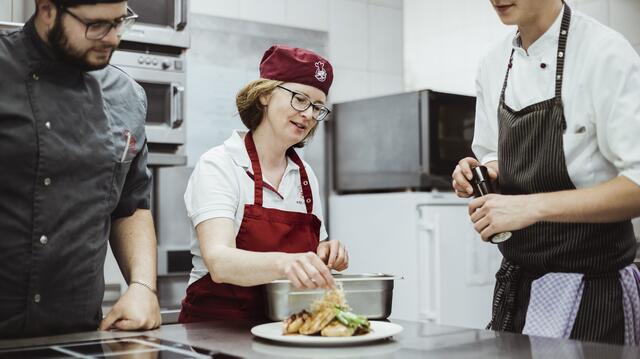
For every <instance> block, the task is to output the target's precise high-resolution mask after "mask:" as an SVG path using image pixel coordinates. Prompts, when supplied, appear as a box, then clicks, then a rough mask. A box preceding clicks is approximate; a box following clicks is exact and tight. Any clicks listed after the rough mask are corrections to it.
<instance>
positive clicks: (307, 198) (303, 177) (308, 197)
mask: <svg viewBox="0 0 640 359" xmlns="http://www.w3.org/2000/svg"><path fill="white" fill-rule="evenodd" d="M244 144H245V146H246V148H247V153H248V154H249V158H250V159H251V167H252V168H253V182H254V190H253V191H254V192H253V193H254V205H256V206H260V207H262V188H263V186H264V181H263V179H262V169H261V167H260V159H259V158H258V150H257V149H256V144H255V142H253V135H252V134H251V131H249V132H247V135H246V136H245V137H244ZM287 156H289V158H291V160H292V161H293V162H294V163H295V164H296V165H298V168H299V169H300V184H301V185H302V195H303V197H304V204H305V206H306V208H307V213H309V214H310V213H311V212H313V195H312V193H311V184H310V183H309V176H307V170H306V169H305V168H304V163H303V162H302V160H301V159H300V156H298V153H296V151H295V150H294V149H293V147H291V148H289V149H288V150H287Z"/></svg>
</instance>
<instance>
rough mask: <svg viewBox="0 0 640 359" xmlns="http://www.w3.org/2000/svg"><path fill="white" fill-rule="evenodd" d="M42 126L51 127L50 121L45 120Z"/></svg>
mask: <svg viewBox="0 0 640 359" xmlns="http://www.w3.org/2000/svg"><path fill="white" fill-rule="evenodd" d="M44 127H46V128H47V130H50V129H51V122H49V121H47V122H45V123H44Z"/></svg>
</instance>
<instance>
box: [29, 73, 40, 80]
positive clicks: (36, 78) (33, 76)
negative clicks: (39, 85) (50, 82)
mask: <svg viewBox="0 0 640 359" xmlns="http://www.w3.org/2000/svg"><path fill="white" fill-rule="evenodd" d="M31 77H32V78H33V79H34V80H36V81H38V80H40V76H38V74H36V73H33V74H31Z"/></svg>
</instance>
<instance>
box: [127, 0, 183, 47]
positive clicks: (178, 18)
mask: <svg viewBox="0 0 640 359" xmlns="http://www.w3.org/2000/svg"><path fill="white" fill-rule="evenodd" d="M128 5H129V7H131V9H133V11H135V12H136V14H138V16H139V17H138V21H136V24H135V25H133V28H132V29H131V30H130V31H128V32H127V33H126V34H124V36H123V37H122V39H123V40H126V41H134V42H141V43H149V44H158V45H167V46H174V47H182V48H188V47H189V46H190V36H189V29H188V26H187V18H188V14H189V3H188V0H153V1H149V0H129V1H128Z"/></svg>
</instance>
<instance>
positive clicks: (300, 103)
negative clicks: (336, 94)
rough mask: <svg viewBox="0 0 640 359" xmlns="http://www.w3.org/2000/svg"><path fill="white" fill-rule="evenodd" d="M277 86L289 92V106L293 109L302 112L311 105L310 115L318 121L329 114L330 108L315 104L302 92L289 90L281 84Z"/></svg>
mask: <svg viewBox="0 0 640 359" xmlns="http://www.w3.org/2000/svg"><path fill="white" fill-rule="evenodd" d="M278 87H279V88H281V89H283V90H285V91H289V92H291V107H292V108H293V109H294V110H296V111H298V112H304V111H306V110H307V109H308V108H309V107H312V108H313V111H312V112H313V113H312V115H311V116H312V117H313V119H314V120H316V121H318V122H320V121H323V120H325V119H326V118H327V116H329V114H330V113H331V110H329V109H328V108H326V107H324V106H322V105H316V104H315V103H312V102H311V99H310V98H309V97H308V96H307V95H305V94H303V93H300V92H296V91H293V90H290V89H288V88H286V87H284V86H281V85H278Z"/></svg>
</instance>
